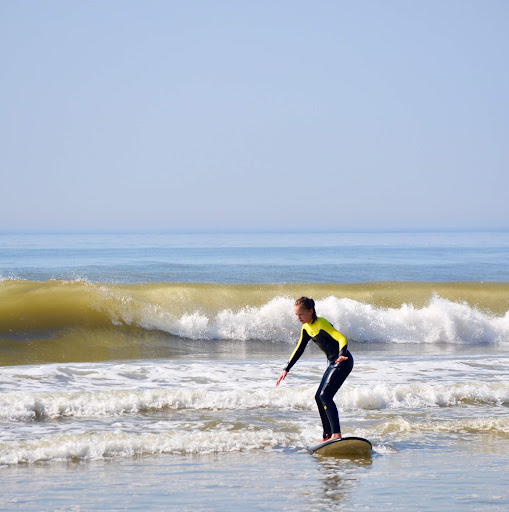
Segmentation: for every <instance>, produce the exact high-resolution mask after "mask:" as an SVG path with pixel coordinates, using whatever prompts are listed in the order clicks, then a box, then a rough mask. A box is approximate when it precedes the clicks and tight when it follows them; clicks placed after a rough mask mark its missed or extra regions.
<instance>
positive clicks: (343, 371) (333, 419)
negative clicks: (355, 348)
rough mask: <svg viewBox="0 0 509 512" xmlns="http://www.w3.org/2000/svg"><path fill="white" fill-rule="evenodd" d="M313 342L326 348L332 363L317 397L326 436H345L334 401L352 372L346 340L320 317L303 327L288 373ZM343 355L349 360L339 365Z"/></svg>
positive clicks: (324, 376) (291, 357)
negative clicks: (340, 357)
mask: <svg viewBox="0 0 509 512" xmlns="http://www.w3.org/2000/svg"><path fill="white" fill-rule="evenodd" d="M309 340H313V341H314V342H315V343H316V344H317V345H318V346H319V347H320V348H321V349H322V351H323V352H324V353H325V355H326V356H327V360H328V361H329V365H328V367H327V369H326V370H325V373H324V374H323V377H322V381H321V382H320V386H319V387H318V391H317V392H316V395H315V400H316V403H317V405H318V411H319V412H320V418H321V419H322V424H323V437H324V438H327V437H329V436H330V434H336V433H341V429H340V425H339V415H338V410H337V408H336V404H335V403H334V401H333V400H332V399H333V397H334V395H335V394H336V393H337V391H338V389H339V388H340V387H341V385H342V384H343V382H344V381H345V379H346V378H347V377H348V375H349V374H350V372H351V371H352V368H353V357H352V354H350V352H349V351H348V344H347V341H346V338H345V337H344V336H343V335H342V334H341V333H340V332H338V331H336V329H334V327H333V326H332V324H331V323H329V322H328V321H327V320H325V318H320V317H318V318H316V320H314V321H313V322H311V323H306V324H304V325H303V326H302V330H301V333H300V339H299V342H298V343H297V346H296V347H295V350H294V351H293V353H292V355H291V356H290V359H289V360H288V363H287V365H286V366H285V370H286V371H287V372H289V371H290V368H291V367H292V366H293V365H294V364H295V363H296V362H297V361H298V359H299V358H300V356H301V355H302V354H303V352H304V350H305V348H306V346H307V344H308V342H309ZM339 356H345V357H347V358H348V359H346V360H345V361H342V362H340V363H336V359H338V357H339Z"/></svg>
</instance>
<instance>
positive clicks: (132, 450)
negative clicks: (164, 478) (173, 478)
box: [0, 429, 298, 464]
mask: <svg viewBox="0 0 509 512" xmlns="http://www.w3.org/2000/svg"><path fill="white" fill-rule="evenodd" d="M297 440H298V436H297V435H296V434H289V433H281V432H273V431H271V430H260V431H250V430H242V431H235V432H232V431H229V430H226V429H216V430H213V431H206V432H200V431H196V432H193V435H189V433H188V432H168V433H157V434H154V433H143V434H139V433H129V432H122V431H120V430H115V431H110V432H104V433H90V432H84V433H79V434H61V435H56V436H46V437H44V438H41V439H35V440H24V441H10V442H3V443H0V464H19V463H33V462H37V461H68V460H97V459H104V458H110V457H117V456H120V457H130V456H133V455H139V454H159V453H215V452H232V451H250V450H259V449H263V448H266V447H274V446H288V445H290V444H292V443H295V442H296V441H297Z"/></svg>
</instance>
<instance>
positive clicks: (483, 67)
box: [0, 0, 509, 230]
mask: <svg viewBox="0 0 509 512" xmlns="http://www.w3.org/2000/svg"><path fill="white" fill-rule="evenodd" d="M508 23H509V2H508V1H506V0H500V1H494V0H485V1H481V0H477V1H469V0H458V1H456V0H431V1H430V0H422V1H420V2H418V1H407V0H404V1H391V0H387V1H378V0H373V1H349V2H344V1H339V0H336V1H321V2H303V1H295V0H291V1H278V0H270V1H264V0H262V1H252V2H248V1H237V0H232V1H221V0H218V1H208V0H204V1H193V0H191V1H188V0H186V1H184V0H182V1H179V2H177V1H169V0H168V1H142V0H139V1H137V2H134V1H125V0H122V1H114V0H108V1H102V0H101V1H68V0H62V1H48V0H46V1H29V0H27V1H17V0H2V1H1V2H0V52H1V66H0V116H1V119H2V122H1V124H0V178H1V181H0V182H1V186H2V200H1V201H0V230H46V229H49V230H60V229H62V230H87V229H92V230H94V229H169V230H176V229H183V230H188V229H189V230H195V229H206V230H207V229H220V230H229V229H233V230H235V229H333V230H336V229H337V230H343V229H347V230H349V229H384V228H388V229H398V228H399V229H405V228H410V229H412V228H417V229H425V228H432V229H440V228H460V229H476V228H493V229H496V228H508V227H509V200H508V191H509V65H508V63H509V30H508V29H507V27H508Z"/></svg>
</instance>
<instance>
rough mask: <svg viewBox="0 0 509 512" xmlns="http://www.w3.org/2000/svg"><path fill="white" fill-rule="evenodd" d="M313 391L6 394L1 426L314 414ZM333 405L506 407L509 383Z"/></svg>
mask: <svg viewBox="0 0 509 512" xmlns="http://www.w3.org/2000/svg"><path fill="white" fill-rule="evenodd" d="M315 388H316V383H315V384H313V385H305V386H294V387H287V388H274V387H270V388H268V387H265V388H262V389H259V390H256V391H253V390H249V389H233V390H223V391H216V390H212V389H206V388H201V389H200V388H192V389H146V390H117V391H98V392H78V393H27V392H21V393H20V392H12V393H4V394H3V395H1V397H0V420H2V421H32V420H35V419H55V418H65V417H74V418H83V417H85V418H90V417H110V416H123V415H130V414H137V413H139V412H142V411H159V410H163V409H175V410H183V409H194V410H236V411H240V410H249V409H277V410H314V409H315V408H316V404H315V400H314V394H315ZM336 402H337V404H338V406H339V407H340V409H341V410H343V411H349V410H384V409H404V410H413V409H417V408H420V409H422V408H429V407H463V406H465V405H467V404H477V405H481V404H482V405H493V406H500V405H505V404H509V383H507V382H493V383H462V384H452V385H432V384H413V385H396V386H394V385H391V384H381V383H380V384H375V385H369V386H352V385H350V384H349V385H347V384H345V386H344V387H343V388H342V389H341V393H340V395H338V397H337V399H336Z"/></svg>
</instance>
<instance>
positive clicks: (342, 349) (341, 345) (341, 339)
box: [323, 321, 348, 357]
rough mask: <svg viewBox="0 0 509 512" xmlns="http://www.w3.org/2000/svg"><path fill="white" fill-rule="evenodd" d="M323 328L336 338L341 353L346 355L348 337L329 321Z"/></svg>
mask: <svg viewBox="0 0 509 512" xmlns="http://www.w3.org/2000/svg"><path fill="white" fill-rule="evenodd" d="M323 330H324V331H325V332H327V334H329V335H330V337H331V338H333V339H335V340H336V341H337V342H338V344H339V355H340V356H346V351H347V350H348V343H347V341H346V338H345V337H344V336H343V335H342V334H341V333H340V332H339V331H336V329H334V327H333V326H332V324H330V323H329V322H327V321H325V322H324V325H323ZM338 357H339V356H338Z"/></svg>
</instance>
